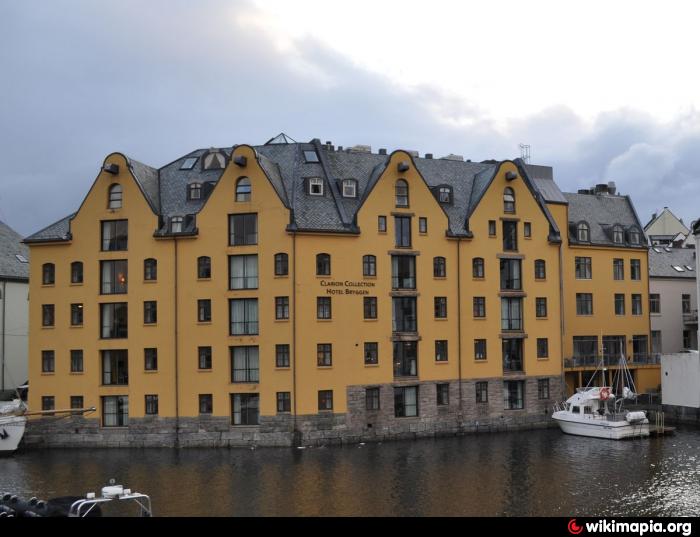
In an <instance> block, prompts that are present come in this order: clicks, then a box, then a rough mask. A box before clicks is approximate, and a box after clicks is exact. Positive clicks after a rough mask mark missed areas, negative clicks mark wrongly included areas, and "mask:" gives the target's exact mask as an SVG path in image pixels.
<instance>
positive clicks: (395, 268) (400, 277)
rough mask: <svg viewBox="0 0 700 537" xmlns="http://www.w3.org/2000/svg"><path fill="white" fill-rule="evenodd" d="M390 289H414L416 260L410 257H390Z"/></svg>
mask: <svg viewBox="0 0 700 537" xmlns="http://www.w3.org/2000/svg"><path fill="white" fill-rule="evenodd" d="M391 287H392V288H393V289H415V288H416V258H415V256H412V255H393V256H391Z"/></svg>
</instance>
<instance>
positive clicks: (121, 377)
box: [102, 350, 129, 386]
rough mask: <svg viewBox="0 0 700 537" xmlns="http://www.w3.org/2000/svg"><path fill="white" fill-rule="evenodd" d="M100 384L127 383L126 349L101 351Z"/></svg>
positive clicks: (127, 360) (127, 364) (124, 384)
mask: <svg viewBox="0 0 700 537" xmlns="http://www.w3.org/2000/svg"><path fill="white" fill-rule="evenodd" d="M102 384H103V385H105V386H114V385H118V386H126V385H127V384H129V359H128V356H127V351H125V350H118V351H114V350H112V351H102Z"/></svg>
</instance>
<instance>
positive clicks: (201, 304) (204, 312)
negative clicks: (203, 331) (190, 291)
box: [197, 298, 211, 323]
mask: <svg viewBox="0 0 700 537" xmlns="http://www.w3.org/2000/svg"><path fill="white" fill-rule="evenodd" d="M197 322H200V323H209V322H211V300H210V299H208V298H202V299H199V300H197Z"/></svg>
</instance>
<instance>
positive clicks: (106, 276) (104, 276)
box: [100, 259, 129, 295]
mask: <svg viewBox="0 0 700 537" xmlns="http://www.w3.org/2000/svg"><path fill="white" fill-rule="evenodd" d="M100 274H101V285H100V294H103V295H123V294H126V292H127V291H128V286H127V281H128V276H129V266H128V264H127V261H126V259H119V260H116V261H100Z"/></svg>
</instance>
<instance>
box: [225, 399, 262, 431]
mask: <svg viewBox="0 0 700 537" xmlns="http://www.w3.org/2000/svg"><path fill="white" fill-rule="evenodd" d="M259 409H260V395H259V394H257V393H232V394H231V423H232V424H233V425H258V424H259V419H260V410H259Z"/></svg>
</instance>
